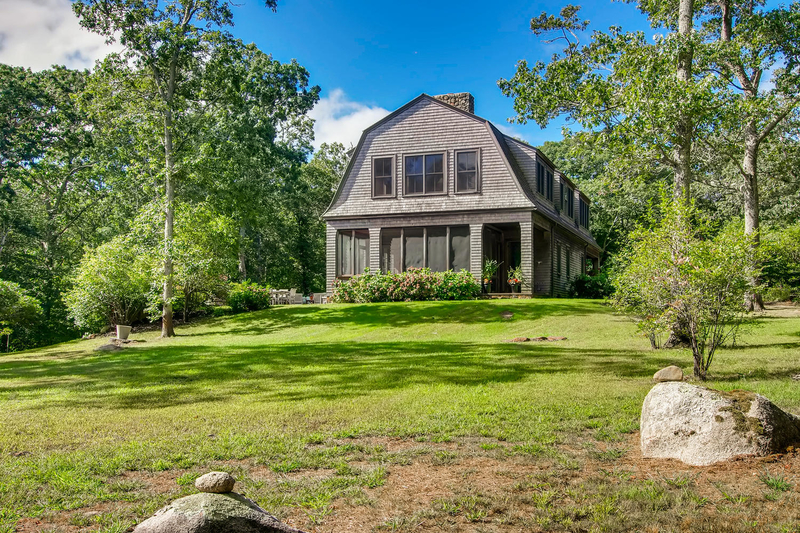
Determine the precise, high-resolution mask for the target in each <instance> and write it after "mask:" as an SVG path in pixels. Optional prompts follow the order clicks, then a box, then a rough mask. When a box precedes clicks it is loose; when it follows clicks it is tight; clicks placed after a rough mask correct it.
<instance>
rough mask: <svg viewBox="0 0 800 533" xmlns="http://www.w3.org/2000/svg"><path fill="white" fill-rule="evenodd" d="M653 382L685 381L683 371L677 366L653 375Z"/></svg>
mask: <svg viewBox="0 0 800 533" xmlns="http://www.w3.org/2000/svg"><path fill="white" fill-rule="evenodd" d="M653 381H656V382H658V383H661V382H663V381H683V370H681V368H680V367H678V366H675V365H672V366H668V367H666V368H662V369H661V370H659V371H658V372H656V373H655V374H653Z"/></svg>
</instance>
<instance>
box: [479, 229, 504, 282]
mask: <svg viewBox="0 0 800 533" xmlns="http://www.w3.org/2000/svg"><path fill="white" fill-rule="evenodd" d="M483 255H484V260H489V259H494V260H495V261H497V262H498V263H500V268H498V269H497V274H495V275H494V277H493V278H492V290H491V292H506V288H507V287H506V285H508V283H507V282H506V278H505V272H506V270H505V268H506V264H505V253H504V250H503V234H502V233H501V232H499V231H497V230H496V229H494V228H489V227H487V228H484V232H483Z"/></svg>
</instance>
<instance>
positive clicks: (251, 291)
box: [228, 281, 269, 313]
mask: <svg viewBox="0 0 800 533" xmlns="http://www.w3.org/2000/svg"><path fill="white" fill-rule="evenodd" d="M228 305H229V306H230V308H231V310H232V311H233V312H234V313H241V312H243V311H258V310H259V309H266V308H268V307H269V286H263V285H259V284H257V283H252V282H250V281H243V282H241V283H232V284H231V288H230V291H229V292H228Z"/></svg>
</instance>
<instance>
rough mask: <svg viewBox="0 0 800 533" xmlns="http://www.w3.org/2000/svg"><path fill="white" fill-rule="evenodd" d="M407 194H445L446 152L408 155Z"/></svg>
mask: <svg viewBox="0 0 800 533" xmlns="http://www.w3.org/2000/svg"><path fill="white" fill-rule="evenodd" d="M403 168H404V172H405V194H407V195H415V194H444V154H429V155H411V156H406V158H405V165H404V166H403Z"/></svg>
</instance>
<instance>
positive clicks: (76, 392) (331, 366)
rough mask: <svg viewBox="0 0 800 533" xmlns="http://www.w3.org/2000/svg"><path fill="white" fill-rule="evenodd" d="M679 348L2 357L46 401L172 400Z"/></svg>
mask: <svg viewBox="0 0 800 533" xmlns="http://www.w3.org/2000/svg"><path fill="white" fill-rule="evenodd" d="M673 361H674V358H673V356H672V355H671V354H668V353H664V354H663V356H662V355H661V354H648V355H647V356H646V357H645V356H644V355H643V354H642V353H641V352H636V351H625V350H585V349H572V348H564V347H557V346H555V345H553V344H547V345H545V344H533V343H526V344H511V343H501V344H472V343H454V342H396V343H391V342H379V343H347V342H343V343H314V344H281V345H266V346H259V347H253V346H229V347H226V348H218V347H214V346H205V345H204V346H192V347H183V346H159V347H137V348H133V349H128V350H125V351H123V352H118V353H113V354H108V355H102V356H84V357H76V358H70V359H67V360H64V359H61V360H28V361H25V360H16V361H13V362H12V361H9V362H7V363H3V362H0V376H5V377H9V378H13V379H14V381H12V382H8V381H4V380H3V379H2V378H0V395H12V396H13V395H16V396H19V395H22V396H23V397H27V396H29V395H32V396H34V397H35V396H37V395H38V393H40V392H44V389H45V388H46V389H47V390H46V395H45V397H44V398H42V400H43V401H37V402H35V405H36V406H41V407H44V406H45V405H44V404H46V405H54V404H55V405H64V406H72V407H76V408H81V407H83V408H101V407H103V408H119V409H132V408H145V407H167V406H175V405H181V404H190V403H195V402H224V401H228V400H230V399H233V398H234V397H252V400H253V401H298V400H310V399H340V398H347V397H354V396H360V395H366V394H370V393H373V392H375V391H381V390H392V389H401V388H404V387H409V386H414V385H434V386H435V385H479V384H484V383H514V382H520V381H522V380H524V379H526V378H528V377H530V376H535V375H552V374H559V373H564V374H585V373H587V372H588V373H592V372H595V373H604V374H612V375H615V376H619V377H642V378H645V377H649V376H650V375H652V373H653V372H654V371H655V370H657V369H658V368H660V367H662V366H666V365H667V364H670V363H672V362H673Z"/></svg>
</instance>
